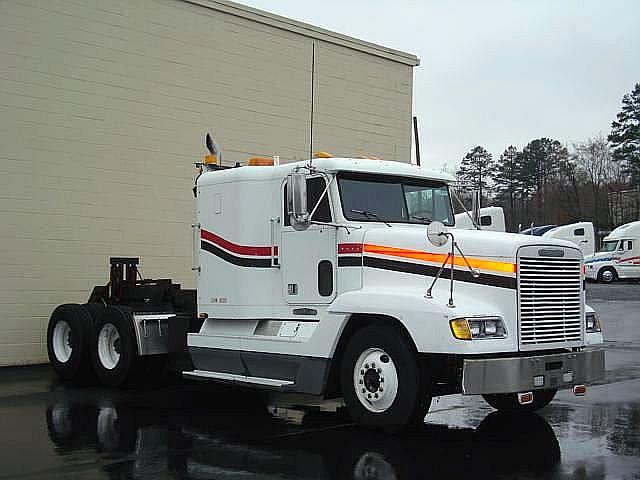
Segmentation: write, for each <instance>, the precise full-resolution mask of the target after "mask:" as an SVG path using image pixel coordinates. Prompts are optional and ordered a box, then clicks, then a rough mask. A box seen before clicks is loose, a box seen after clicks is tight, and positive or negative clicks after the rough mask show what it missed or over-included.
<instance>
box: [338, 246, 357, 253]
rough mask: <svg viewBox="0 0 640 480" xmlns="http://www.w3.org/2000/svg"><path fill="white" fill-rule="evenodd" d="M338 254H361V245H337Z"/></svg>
mask: <svg viewBox="0 0 640 480" xmlns="http://www.w3.org/2000/svg"><path fill="white" fill-rule="evenodd" d="M338 253H339V254H340V253H362V244H361V243H339V244H338Z"/></svg>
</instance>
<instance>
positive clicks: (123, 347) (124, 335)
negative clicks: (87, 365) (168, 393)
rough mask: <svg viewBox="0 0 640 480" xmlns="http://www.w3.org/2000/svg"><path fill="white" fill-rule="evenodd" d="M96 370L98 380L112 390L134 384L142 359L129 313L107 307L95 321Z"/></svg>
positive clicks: (94, 356) (94, 357)
mask: <svg viewBox="0 0 640 480" xmlns="http://www.w3.org/2000/svg"><path fill="white" fill-rule="evenodd" d="M93 344H94V348H93V366H94V368H95V371H96V375H97V376H98V379H100V381H101V382H102V383H103V384H105V385H108V386H110V387H118V386H121V385H124V384H126V383H131V382H132V381H134V380H135V378H134V377H135V376H136V374H137V373H138V367H139V363H140V357H139V356H138V345H137V342H136V334H135V332H134V329H133V321H132V313H131V310H130V309H127V308H123V307H118V306H108V307H105V308H104V310H103V311H102V312H101V314H100V316H99V317H98V318H97V320H96V328H95V333H94V336H93Z"/></svg>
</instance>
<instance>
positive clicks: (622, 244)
mask: <svg viewBox="0 0 640 480" xmlns="http://www.w3.org/2000/svg"><path fill="white" fill-rule="evenodd" d="M584 263H585V266H586V272H587V278H588V279H589V280H596V281H598V282H602V283H611V282H614V281H616V280H618V279H640V221H635V222H630V223H626V224H624V225H621V226H619V227H618V228H616V229H615V230H613V231H612V232H611V233H610V234H609V235H607V236H606V237H604V238H603V239H602V247H601V248H600V251H599V252H597V253H595V254H593V255H588V256H585V262H584Z"/></svg>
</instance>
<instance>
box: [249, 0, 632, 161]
mask: <svg viewBox="0 0 640 480" xmlns="http://www.w3.org/2000/svg"><path fill="white" fill-rule="evenodd" d="M239 1H241V2H242V3H245V4H247V5H251V6H253V7H256V8H260V9H263V10H267V11H270V12H273V13H277V14H280V15H284V16H287V17H291V18H294V19H296V20H301V21H304V22H307V23H311V24H314V25H318V26H320V27H324V28H328V29H330V30H334V31H337V32H340V33H343V34H346V35H351V36H354V37H357V38H361V39H363V40H367V41H370V42H374V43H378V44H381V45H384V46H387V47H391V48H395V49H398V50H403V51H407V52H410V53H413V54H415V55H417V56H418V57H419V58H420V60H421V63H420V66H419V67H417V68H416V69H415V70H414V87H413V93H414V99H413V108H414V114H416V115H418V118H419V121H420V133H421V142H420V143H421V152H422V159H423V164H425V165H428V166H429V167H431V168H437V169H440V168H441V167H442V165H443V164H444V163H447V164H448V167H449V168H450V169H451V168H453V165H454V164H455V163H457V162H459V161H460V159H461V157H462V156H464V154H465V152H466V151H467V150H469V149H470V148H471V147H473V146H475V145H483V146H485V147H486V148H487V149H488V150H489V151H490V152H491V153H493V154H494V156H495V157H496V158H497V157H498V156H499V155H500V153H502V151H503V150H504V149H505V147H507V146H509V145H511V144H513V145H516V146H518V147H519V148H522V146H523V145H525V144H526V143H527V142H528V141H529V140H532V139H534V138H539V137H543V136H546V137H551V138H555V139H558V140H560V141H561V142H562V143H565V144H566V145H567V146H571V145H572V144H573V143H575V142H578V141H581V140H584V139H586V138H588V137H592V136H595V135H598V134H600V133H602V134H603V135H606V134H607V133H608V131H609V127H610V125H611V121H612V120H613V119H614V118H615V115H616V113H617V112H618V111H619V108H620V101H621V99H622V95H623V94H625V93H627V92H629V91H630V90H631V89H632V88H633V85H634V84H635V83H636V82H640V1H636V0H627V1H620V0H600V1H593V0H582V1H568V0H561V1H558V0H556V1H550V0H549V1H547V0H544V1H541V0H536V1H533V0H526V1H525V0H519V1H516V0H512V1H473V0H469V1H463V0H457V1H449V2H447V1H444V0H441V1H434V0H431V1H418V0H415V1H407V0H405V1H402V0H398V1H389V0H387V1H381V0H324V1H320V2H310V1H306V0H239Z"/></svg>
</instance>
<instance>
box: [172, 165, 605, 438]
mask: <svg viewBox="0 0 640 480" xmlns="http://www.w3.org/2000/svg"><path fill="white" fill-rule="evenodd" d="M452 181H453V179H452V178H451V177H449V176H448V175H446V174H443V173H440V172H432V171H429V170H427V169H424V168H421V167H418V166H415V165H409V164H403V163H397V162H388V161H381V160H370V159H352V158H318V159H314V160H313V161H312V162H300V163H297V164H287V165H280V166H253V167H251V166H250V167H242V168H235V169H226V170H221V171H220V170H213V171H210V172H206V173H205V174H203V175H202V176H201V177H200V178H199V179H198V182H197V216H198V222H197V225H196V230H197V232H196V236H197V237H198V238H199V239H200V243H199V245H198V247H199V251H198V255H197V265H195V266H194V268H195V269H196V271H197V274H198V314H199V316H200V317H201V318H204V322H203V324H202V327H201V329H200V330H199V331H198V332H197V333H190V334H189V336H188V342H187V343H188V348H189V352H190V354H191V358H192V359H193V364H194V370H193V371H190V372H185V375H187V376H189V377H196V378H207V379H215V380H222V381H233V382H238V383H243V384H251V385H257V386H264V387H272V388H278V389H280V390H284V391H296V392H304V393H310V394H316V395H323V396H343V397H344V399H345V402H346V405H347V407H348V408H349V410H350V412H351V414H352V416H353V417H354V418H356V419H357V420H358V421H360V422H361V423H364V424H367V425H381V426H387V427H389V426H393V425H404V424H406V423H408V422H410V421H411V420H412V419H415V418H420V419H422V418H423V417H424V414H425V413H426V411H427V409H428V404H429V403H430V399H431V397H432V396H434V395H442V394H448V393H464V394H482V395H484V396H485V398H486V399H487V401H488V402H489V403H491V404H492V405H494V406H496V407H498V408H501V409H522V408H524V409H534V408H540V407H541V406H543V405H546V403H548V402H549V401H550V400H551V398H552V397H553V394H555V391H556V390H557V389H559V388H573V387H576V386H578V387H579V388H578V389H577V390H576V391H577V392H578V393H580V392H582V390H583V388H584V387H583V385H584V384H585V383H587V382H590V381H593V380H595V379H597V378H600V377H601V376H602V375H603V369H604V356H603V352H602V351H601V350H598V349H592V348H589V349H587V348H585V347H586V346H587V345H596V344H598V343H601V342H602V333H601V328H600V325H599V321H598V319H597V317H596V316H595V313H594V312H593V311H592V310H590V309H589V308H588V307H587V306H586V305H585V299H584V286H583V262H582V254H581V252H580V250H579V249H578V248H577V247H576V246H575V245H574V244H572V243H570V242H567V241H561V240H555V239H549V240H547V239H541V238H539V237H527V236H523V235H517V234H507V233H502V232H490V231H482V230H466V229H456V225H455V217H454V214H453V209H452V202H451V198H450V193H449V185H450V184H451V182H452ZM428 233H430V234H431V235H432V236H435V237H436V238H441V239H442V242H440V241H437V240H436V242H435V243H433V242H431V241H430V240H429V239H428ZM454 244H455V247H456V248H455V249H454V248H453V245H454ZM452 267H453V269H452ZM436 278H437V279H436ZM434 279H435V283H434ZM432 284H433V285H432ZM430 287H431V288H430ZM588 318H589V319H590V320H589V322H590V323H589V325H591V327H590V328H587V325H588V321H587V319H588Z"/></svg>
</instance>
